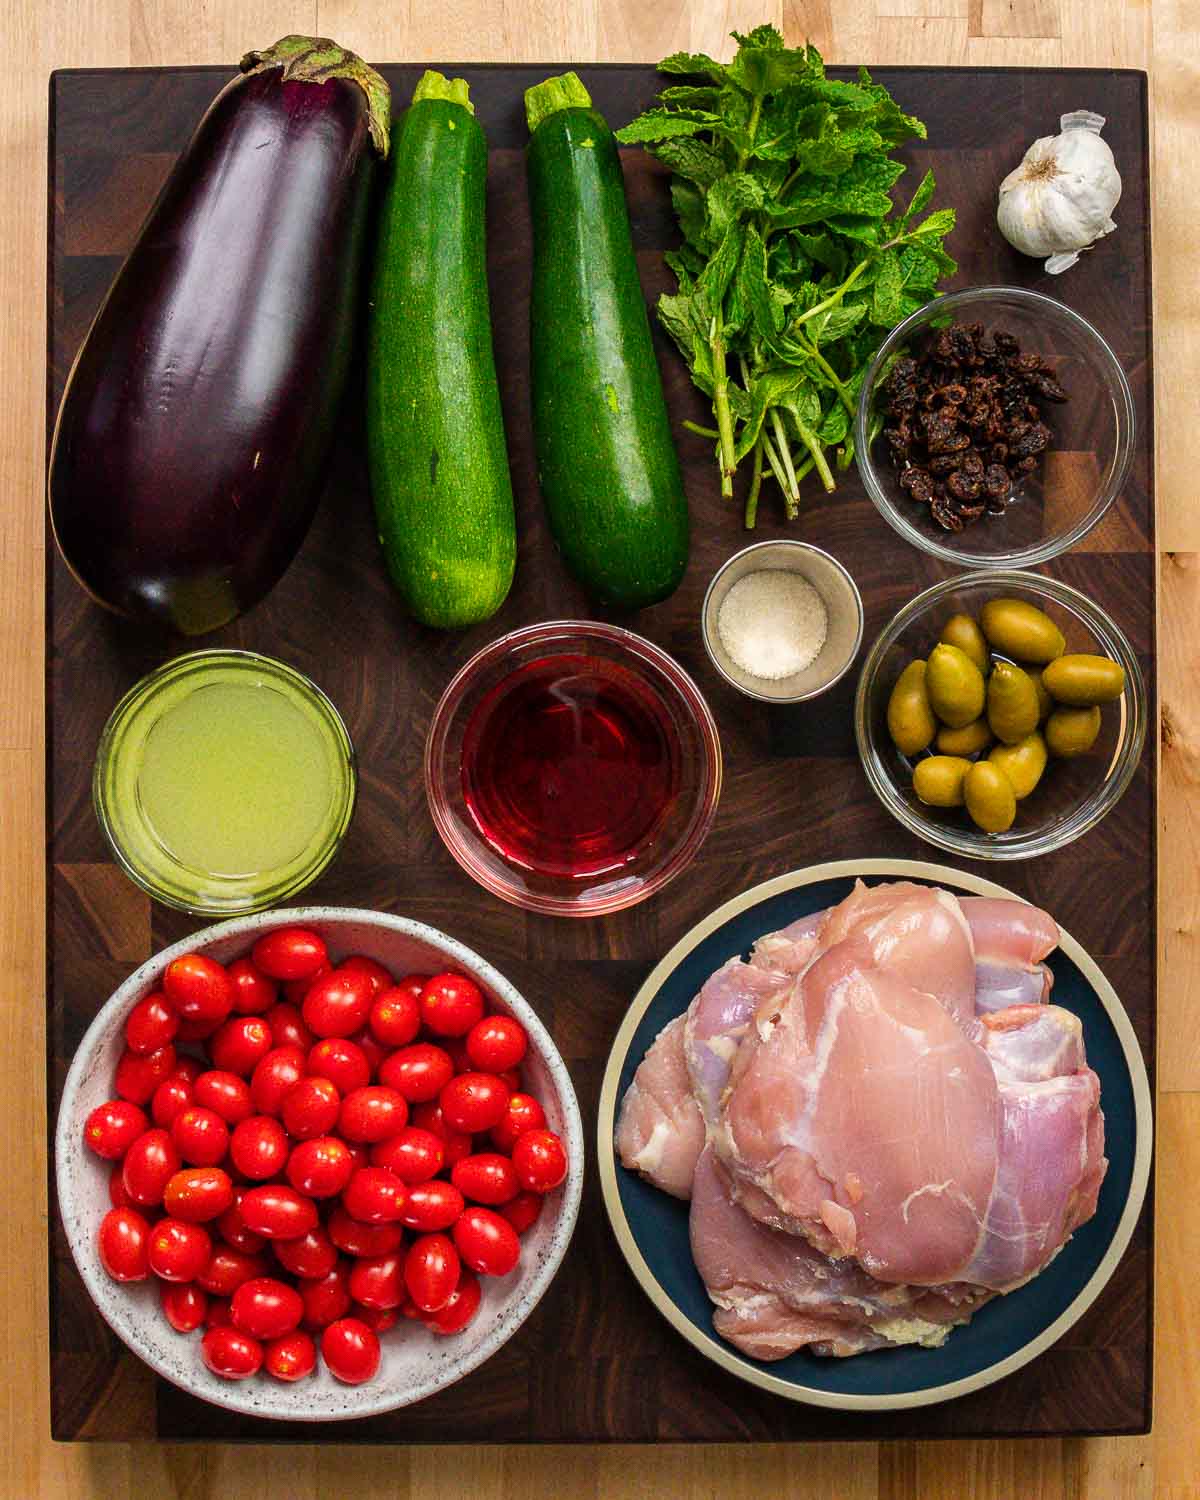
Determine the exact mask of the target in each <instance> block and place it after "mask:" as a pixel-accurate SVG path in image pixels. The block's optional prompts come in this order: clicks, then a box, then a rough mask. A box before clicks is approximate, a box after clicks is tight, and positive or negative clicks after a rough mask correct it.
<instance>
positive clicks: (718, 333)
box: [709, 318, 737, 497]
mask: <svg viewBox="0 0 1200 1500" xmlns="http://www.w3.org/2000/svg"><path fill="white" fill-rule="evenodd" d="M709 342H710V344H711V346H712V357H713V410H714V411H715V412H716V415H717V436H718V438H719V439H720V443H721V494H722V495H724V496H726V497H729V496H730V495H732V494H733V471H734V470H735V469H736V468H737V460H736V459H735V458H734V456H733V452H734V441H733V413H732V412H731V411H730V409H729V378H728V376H727V375H726V373H725V340H724V338H723V336H722V330H721V326H720V324H719V323H718V321H717V319H716V318H714V319H713V320H712V332H711V335H710V339H709Z"/></svg>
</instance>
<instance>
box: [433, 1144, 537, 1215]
mask: <svg viewBox="0 0 1200 1500" xmlns="http://www.w3.org/2000/svg"><path fill="white" fill-rule="evenodd" d="M450 1181H451V1182H452V1183H453V1184H454V1186H455V1187H456V1188H458V1190H459V1192H460V1193H462V1195H463V1197H464V1198H470V1199H471V1200H472V1201H473V1202H475V1203H486V1204H488V1205H490V1206H492V1207H495V1206H496V1205H497V1204H500V1203H509V1202H511V1201H512V1199H514V1198H515V1197H516V1196H517V1193H518V1192H519V1191H520V1189H521V1184H520V1183H519V1182H518V1180H517V1174H516V1172H515V1171H514V1170H513V1164H512V1162H511V1161H509V1159H508V1157H507V1156H501V1155H500V1153H499V1152H498V1151H480V1152H479V1153H477V1154H476V1155H474V1156H464V1157H463V1159H462V1161H459V1162H455V1164H454V1170H453V1171H452V1172H451V1173H450Z"/></svg>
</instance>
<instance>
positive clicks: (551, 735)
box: [425, 620, 721, 917]
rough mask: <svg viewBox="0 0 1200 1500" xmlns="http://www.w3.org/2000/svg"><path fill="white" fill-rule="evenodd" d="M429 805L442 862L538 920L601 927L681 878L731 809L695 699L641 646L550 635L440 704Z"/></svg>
mask: <svg viewBox="0 0 1200 1500" xmlns="http://www.w3.org/2000/svg"><path fill="white" fill-rule="evenodd" d="M425 790H426V793H427V795H428V798H429V808H430V811H431V812H432V814H433V821H434V823H435V824H436V825H437V830H438V832H439V833H440V834H441V836H442V839H443V840H444V842H445V844H446V847H447V848H448V849H449V850H450V852H451V854H453V856H454V858H455V859H456V860H457V861H458V862H459V864H460V865H462V867H463V869H464V870H466V872H467V873H468V874H469V875H471V876H472V877H473V878H474V879H475V880H477V881H478V882H479V884H480V885H482V886H484V887H485V888H486V889H487V890H489V891H491V892H492V894H493V895H496V896H499V897H500V898H501V899H502V900H504V901H511V902H512V903H513V905H515V906H522V907H525V908H526V909H527V910H529V911H540V912H547V913H549V914H551V915H554V916H563V917H595V916H603V915H604V914H606V913H608V912H614V911H620V910H621V909H622V908H623V907H626V906H632V905H633V904H634V903H635V902H638V901H644V900H645V899H646V897H647V896H651V895H653V894H654V892H655V891H658V890H661V889H662V887H663V886H664V885H666V883H667V882H668V881H669V880H671V879H672V878H673V877H674V876H676V875H678V874H679V872H680V870H682V869H683V868H684V866H685V865H687V864H688V863H689V862H690V861H691V859H692V858H693V857H694V856H695V854H696V851H697V850H698V849H699V848H700V845H701V844H702V843H703V842H704V838H705V835H706V834H707V833H708V830H709V828H710V827H711V826H712V820H713V817H714V816H715V814H716V810H717V801H718V799H719V797H720V795H721V742H720V739H719V737H718V735H717V726H716V724H715V723H714V721H713V716H712V713H711V712H710V711H709V707H708V704H707V703H706V702H705V701H704V698H703V696H702V695H701V693H700V690H699V688H697V686H696V684H695V683H694V682H693V681H692V679H691V678H690V677H689V676H688V674H687V673H686V672H685V671H684V670H683V668H682V667H681V666H680V665H679V663H678V662H676V661H675V660H673V659H672V658H671V657H670V656H668V655H667V653H666V652H665V651H662V650H660V648H659V647H658V646H656V645H654V644H653V643H652V642H651V641H647V640H644V639H643V638H642V637H641V636H639V635H634V634H633V632H632V631H629V630H622V629H620V628H619V627H618V626H615V625H604V624H600V623H598V622H596V621H590V620H586V621H581V620H552V621H549V622H547V623H545V624H541V625H530V626H527V627H526V628H524V629H522V630H514V631H512V632H511V633H510V634H508V635H504V636H501V637H500V638H499V639H498V640H495V641H493V642H492V643H491V645H489V646H485V647H484V649H483V650H482V651H480V652H478V653H477V654H476V655H475V656H473V657H472V658H471V660H470V661H469V662H467V664H466V666H464V667H463V668H462V669H461V671H460V672H459V673H458V675H457V676H456V677H455V678H454V680H453V681H452V682H451V683H450V685H449V687H447V689H446V691H445V692H444V693H443V694H442V697H441V701H440V702H439V703H438V706H437V708H436V709H435V710H434V714H433V721H432V723H431V724H430V727H429V738H428V739H427V741H426V743H425Z"/></svg>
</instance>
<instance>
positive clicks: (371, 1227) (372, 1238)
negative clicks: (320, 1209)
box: [325, 1203, 404, 1256]
mask: <svg viewBox="0 0 1200 1500" xmlns="http://www.w3.org/2000/svg"><path fill="white" fill-rule="evenodd" d="M325 1230H326V1233H327V1234H328V1235H329V1238H330V1239H331V1240H332V1241H333V1243H334V1244H335V1245H336V1246H337V1247H338V1249H339V1250H344V1251H345V1253H346V1254H347V1255H359V1256H362V1255H388V1254H390V1253H391V1252H392V1251H393V1250H395V1249H396V1248H397V1247H398V1246H399V1245H401V1244H402V1243H403V1242H404V1230H403V1229H401V1227H400V1225H399V1224H362V1223H360V1222H359V1221H358V1220H357V1219H352V1218H351V1217H350V1215H349V1214H348V1213H347V1212H346V1210H345V1208H344V1207H343V1206H342V1205H341V1204H340V1203H339V1204H338V1206H337V1207H336V1208H335V1209H334V1211H333V1212H332V1213H331V1214H330V1215H329V1218H328V1219H327V1221H326V1223H325Z"/></svg>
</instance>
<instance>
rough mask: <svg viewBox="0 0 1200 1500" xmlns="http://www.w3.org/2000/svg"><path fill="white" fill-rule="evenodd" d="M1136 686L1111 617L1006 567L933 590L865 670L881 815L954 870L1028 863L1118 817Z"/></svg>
mask: <svg viewBox="0 0 1200 1500" xmlns="http://www.w3.org/2000/svg"><path fill="white" fill-rule="evenodd" d="M1146 715H1147V706H1146V687H1145V682H1144V680H1143V677H1142V672H1141V668H1140V667H1139V665H1138V660H1137V657H1136V656H1135V655H1134V652H1133V648H1132V647H1131V646H1130V644H1129V642H1128V640H1127V639H1126V638H1125V635H1124V633H1123V632H1122V631H1121V629H1120V627H1119V626H1118V625H1116V623H1115V622H1114V621H1113V620H1112V618H1111V617H1110V616H1109V615H1108V614H1107V613H1106V612H1105V611H1104V610H1103V609H1101V608H1100V606H1099V605H1097V604H1095V603H1093V602H1092V601H1091V600H1090V599H1088V598H1087V597H1086V596H1085V595H1084V594H1081V593H1080V592H1079V591H1078V590H1077V589H1073V588H1071V587H1069V586H1068V585H1067V584H1065V583H1059V582H1058V581H1057V580H1056V579H1052V578H1043V577H1040V576H1038V575H1037V574H1033V573H1025V572H1019V571H1014V570H1006V571H994V572H976V573H968V574H963V575H960V576H959V577H957V578H949V579H946V580H945V581H944V582H943V583H938V584H934V586H933V587H932V588H928V589H926V590H925V591H924V592H923V593H921V594H918V595H917V597H916V598H915V599H913V600H912V601H911V602H910V603H909V604H906V605H905V606H904V608H903V609H902V610H900V611H899V613H898V614H896V615H895V616H894V618H893V619H892V620H891V622H890V623H889V624H888V626H887V627H886V628H885V629H884V630H883V632H882V633H881V634H880V636H879V638H878V640H876V642H875V644H874V645H873V646H872V648H871V650H870V653H869V654H868V656H867V659H866V661H865V662H864V664H863V669H862V674H861V676H860V677H859V681H858V692H857V695H856V698H855V704H854V727H855V735H856V737H857V740H858V750H859V755H860V756H861V758H862V763H863V769H864V770H865V772H866V774H867V780H868V781H869V782H870V783H871V786H872V787H873V788H874V790H875V792H876V794H877V795H878V797H879V799H880V801H881V802H882V803H883V805H884V806H885V807H886V808H887V809H888V811H889V812H890V813H891V814H892V815H893V816H894V817H895V818H896V819H897V820H898V821H899V822H901V823H903V824H904V826H905V827H906V828H908V829H909V830H911V832H913V833H915V834H917V835H918V836H919V837H920V838H923V839H925V840H926V841H927V842H928V843H931V844H935V845H936V846H937V847H938V848H939V849H947V850H949V851H950V852H951V853H955V854H961V855H963V856H965V857H966V858H968V859H1029V858H1032V857H1033V856H1035V855H1038V854H1047V853H1050V852H1051V851H1052V850H1055V849H1061V848H1062V847H1063V845H1064V844H1069V843H1070V842H1071V841H1072V840H1073V839H1077V838H1078V837H1079V836H1080V835H1081V834H1082V833H1086V831H1087V830H1088V829H1089V828H1092V827H1094V825H1095V824H1096V823H1098V822H1099V821H1100V819H1101V818H1103V817H1104V816H1105V814H1106V813H1107V812H1108V811H1109V810H1110V809H1111V808H1112V807H1113V806H1114V805H1115V804H1116V802H1117V800H1118V798H1119V797H1120V796H1121V794H1122V793H1123V792H1124V790H1125V788H1126V787H1127V786H1128V785H1129V782H1130V780H1131V779H1132V777H1133V774H1134V771H1135V770H1136V769H1137V765H1138V761H1139V760H1140V759H1141V754H1142V749H1143V746H1144V744H1145V739H1146Z"/></svg>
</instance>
